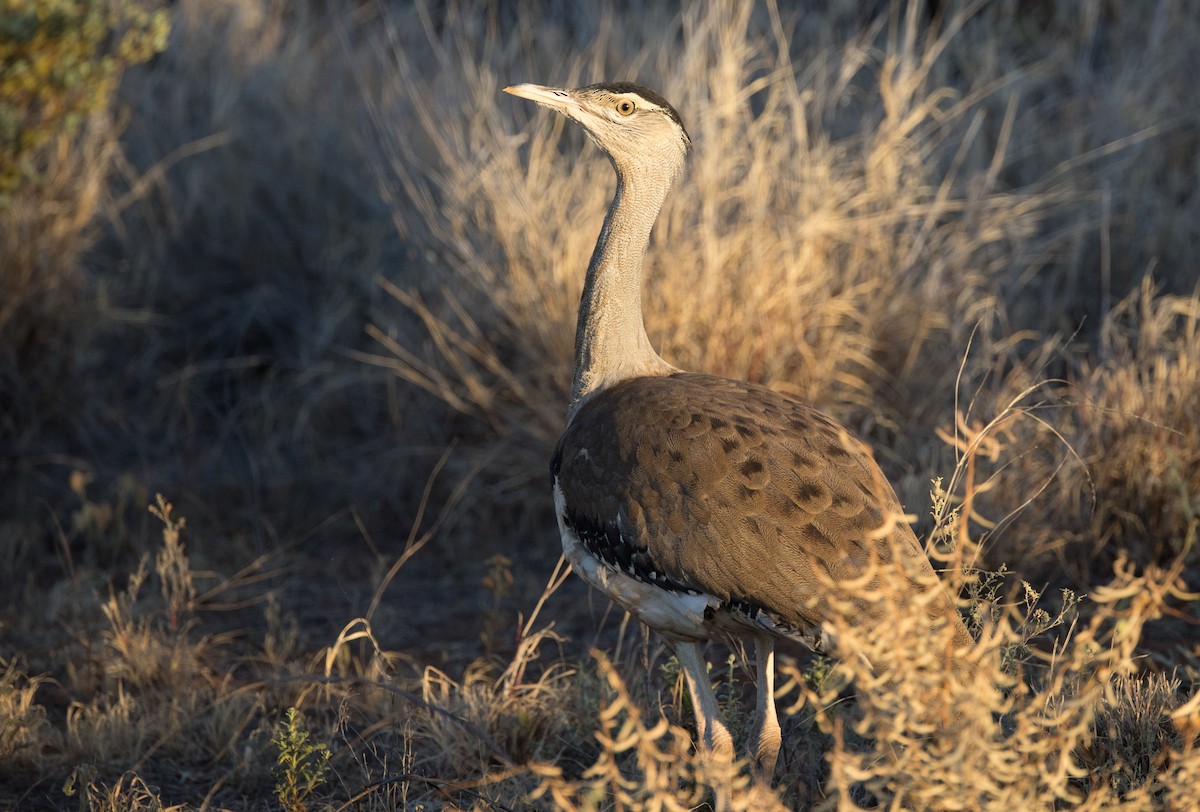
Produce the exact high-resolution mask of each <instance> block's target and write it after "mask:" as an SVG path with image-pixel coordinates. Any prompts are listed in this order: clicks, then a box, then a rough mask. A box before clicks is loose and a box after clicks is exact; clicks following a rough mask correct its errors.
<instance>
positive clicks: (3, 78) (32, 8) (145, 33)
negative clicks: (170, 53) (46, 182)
mask: <svg viewBox="0 0 1200 812" xmlns="http://www.w3.org/2000/svg"><path fill="white" fill-rule="evenodd" d="M168 31H169V24H168V21H167V15H166V12H165V11H163V10H161V9H158V10H151V9H148V8H146V7H145V6H143V5H142V4H141V3H139V2H137V0H3V5H0V209H3V208H5V207H7V206H8V205H9V204H10V203H11V201H12V198H13V195H14V193H15V192H17V191H18V190H19V189H21V188H22V187H23V186H24V185H26V184H33V185H35V186H36V185H37V183H38V181H39V178H40V176H41V174H42V171H43V166H42V165H43V163H44V160H43V159H44V156H45V155H46V154H47V150H49V149H51V148H52V147H54V146H55V145H56V144H57V143H58V142H60V140H61V141H69V140H70V139H71V138H72V137H73V136H74V135H76V134H77V133H78V131H79V128H80V126H81V124H82V123H83V122H84V120H86V119H87V117H88V116H89V115H91V114H92V113H94V112H96V111H98V110H100V109H103V108H104V107H105V106H107V104H108V100H109V97H110V96H111V94H112V91H113V88H115V87H116V83H117V80H118V79H119V78H120V76H121V71H122V70H124V68H126V67H127V66H129V65H134V64H137V63H139V62H145V61H146V60H148V59H150V58H151V57H152V56H154V55H155V54H156V53H158V52H160V51H162V50H163V49H164V48H165V47H166V42H167V33H168Z"/></svg>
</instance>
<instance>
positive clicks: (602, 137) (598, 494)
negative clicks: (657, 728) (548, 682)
mask: <svg viewBox="0 0 1200 812" xmlns="http://www.w3.org/2000/svg"><path fill="white" fill-rule="evenodd" d="M505 91H506V92H508V93H511V94H513V95H514V96H520V97H521V98H524V99H529V100H531V101H535V102H537V103H538V104H540V105H542V106H543V107H548V108H550V109H551V110H557V111H558V112H560V113H562V114H563V115H565V116H567V117H568V118H570V119H571V120H572V121H574V122H575V123H577V124H579V125H580V126H581V127H583V129H584V131H585V132H586V133H587V135H588V137H589V138H590V139H591V140H592V141H593V142H595V143H596V145H597V146H599V147H600V148H601V149H602V150H604V152H606V153H607V154H608V157H609V159H610V160H611V161H612V165H613V167H614V168H615V169H616V172H617V189H616V195H615V197H614V198H613V201H612V205H611V207H610V208H609V211H608V216H607V217H606V218H605V220H604V226H603V228H602V229H601V230H600V237H599V239H598V240H597V242H596V248H595V251H594V252H593V254H592V259H591V262H590V263H589V264H588V269H587V278H586V282H585V283H584V289H583V299H582V301H581V302H580V305H579V323H578V327H577V332H576V337H575V375H574V382H573V384H572V386H571V402H570V407H569V410H568V417H567V428H566V430H565V432H564V433H563V435H562V438H561V439H560V440H559V441H558V446H557V448H556V449H555V452H554V458H553V461H552V462H551V465H550V470H551V476H552V481H553V489H554V506H555V510H556V511H557V514H558V524H559V530H560V531H561V533H562V543H563V550H564V554H565V556H566V558H567V559H568V560H569V561H570V564H571V567H572V568H573V569H574V571H575V572H576V573H578V574H579V575H580V576H582V578H583V580H585V581H586V582H587V583H588V584H590V585H591V586H592V587H594V588H596V589H598V590H600V591H601V592H603V593H605V594H607V595H608V596H610V597H611V598H613V599H615V600H616V601H617V602H618V603H620V604H621V605H622V606H624V607H625V608H626V609H627V610H629V611H630V612H632V613H633V614H634V615H636V616H637V617H639V618H640V619H641V620H642V621H643V622H644V623H645V624H646V625H647V626H649V627H650V628H652V629H655V630H656V631H658V632H659V633H660V634H661V635H662V636H663V637H664V638H665V639H666V640H667V642H668V643H669V644H670V645H671V647H672V648H673V649H674V651H675V654H676V656H677V658H678V660H679V664H680V666H681V667H682V670H683V672H684V675H685V677H686V679H687V684H688V689H689V692H690V693H691V698H692V706H693V708H694V709H695V712H696V728H697V733H698V735H699V738H700V742H699V744H700V745H701V747H703V748H705V749H706V750H707V751H708V752H710V753H716V754H719V755H721V756H723V757H726V758H728V757H731V756H732V752H733V743H732V740H731V738H730V735H729V731H728V730H727V729H726V728H725V726H724V724H722V722H721V720H720V715H719V712H718V707H717V702H716V698H715V697H714V695H713V691H712V686H711V685H710V684H709V680H708V675H707V673H706V669H705V665H704V662H703V659H702V657H701V651H700V643H701V642H702V641H704V640H706V639H710V638H730V637H734V638H738V637H740V638H741V639H744V640H747V641H750V640H752V641H753V642H754V647H755V659H756V667H757V671H758V701H757V710H756V714H755V721H754V724H753V727H752V730H751V734H750V735H751V739H750V744H749V750H750V754H751V757H752V763H753V766H754V768H755V772H756V774H757V775H758V776H759V777H761V778H766V779H767V780H769V778H770V776H771V774H772V773H773V772H774V768H775V761H776V759H777V757H778V753H779V746H780V729H779V722H778V720H777V718H776V711H775V700H774V695H773V692H774V651H775V640H776V638H778V637H790V638H793V639H798V640H801V641H802V642H805V643H808V644H810V645H812V644H813V643H814V641H815V640H816V639H817V637H818V636H819V634H820V631H819V630H820V627H821V624H822V623H823V622H825V621H827V620H829V616H830V613H831V612H832V611H834V610H833V609H832V608H831V607H830V605H829V603H828V601H825V600H823V599H822V597H821V592H822V590H823V589H824V587H823V586H822V584H823V583H827V582H828V581H827V580H824V581H823V580H822V575H824V576H826V578H829V577H832V578H834V579H839V580H841V579H848V578H852V577H857V576H860V575H862V574H863V572H864V570H865V568H866V567H867V566H868V562H869V561H870V560H871V559H872V555H875V556H877V557H878V558H882V559H884V560H888V559H891V558H893V557H894V553H898V554H899V555H900V556H901V557H902V559H903V563H904V564H905V566H906V569H907V570H908V572H909V573H910V577H909V579H908V580H909V582H910V584H911V585H912V591H911V593H910V594H912V595H913V597H914V598H916V597H917V593H918V592H920V593H922V594H921V596H920V597H921V599H922V600H923V601H924V603H925V605H926V607H927V609H926V611H927V612H928V614H929V616H930V621H931V625H932V624H933V623H936V622H940V623H948V624H950V625H952V626H953V627H954V637H955V645H956V646H957V647H958V648H963V647H965V646H966V645H969V644H970V642H971V637H970V635H969V634H968V632H967V630H966V628H965V627H964V626H963V624H962V621H961V619H960V618H959V616H958V612H957V611H956V609H955V608H954V604H953V602H952V601H951V600H950V598H949V596H948V595H947V594H946V593H945V592H944V591H943V590H942V589H941V587H940V586H938V585H937V583H938V582H937V577H936V575H935V574H934V572H933V568H932V567H931V566H930V563H929V560H928V558H926V557H925V554H924V552H923V551H922V549H921V546H920V544H919V543H918V541H917V538H916V536H915V535H914V534H913V531H912V529H911V528H910V527H909V526H908V524H906V523H904V522H903V521H901V522H896V521H895V516H898V515H899V514H900V513H901V509H900V504H899V501H898V500H897V498H896V494H895V492H894V491H893V490H892V487H891V485H889V484H888V482H887V480H886V479H885V477H884V475H883V473H882V471H880V469H879V466H878V465H876V463H875V461H874V459H873V457H872V456H871V453H870V451H869V450H868V449H867V448H866V446H864V445H863V444H862V443H861V442H859V441H858V440H855V439H853V438H852V437H851V436H850V435H849V433H848V432H847V430H846V429H844V428H842V427H841V426H839V425H838V424H837V423H836V422H834V421H833V420H832V419H830V418H829V417H827V416H825V415H824V414H822V413H821V412H819V411H817V410H816V409H815V408H813V407H812V406H810V405H808V404H806V403H803V402H801V401H799V400H796V399H794V398H792V397H789V396H787V395H784V394H781V393H779V392H775V391H773V390H771V389H768V388H766V387H763V386H758V385H755V384H752V383H747V382H745V381H735V380H728V379H725V378H719V377H715V376H712V375H703V374H698V373H691V372H684V371H682V370H679V369H677V368H675V367H674V366H672V365H671V364H669V363H667V362H666V361H664V360H663V359H662V358H660V357H659V356H658V354H657V353H656V352H655V351H654V349H653V348H652V347H651V346H650V341H649V339H648V338H647V337H646V330H645V327H644V325H643V322H642V303H641V284H642V258H643V255H644V254H645V251H646V246H647V244H648V243H649V239H650V229H651V227H652V226H653V224H654V221H655V219H656V218H657V216H658V212H659V210H660V209H661V208H662V204H663V201H664V200H665V199H666V196H667V193H668V192H669V191H670V189H671V187H672V185H673V184H674V182H675V180H676V178H677V177H678V176H679V174H680V172H681V171H682V169H683V165H684V159H685V157H686V155H687V153H688V150H689V149H690V147H691V139H690V138H689V137H688V134H687V131H686V130H685V129H684V127H683V122H682V121H681V120H680V118H679V114H678V113H676V112H675V109H674V108H673V107H671V105H670V104H668V103H667V101H666V100H665V99H663V97H662V96H660V95H658V94H657V93H655V92H654V91H652V90H649V89H647V88H645V87H642V86H640V85H636V84H632V83H627V82H616V83H606V84H596V85H589V86H587V87H581V88H577V89H573V90H572V89H564V88H553V87H542V86H540V85H532V84H520V85H514V86H512V87H507V88H505ZM914 575H915V576H919V577H913V576H914ZM927 590H936V593H934V594H929V593H928V592H927ZM863 611H864V613H865V614H864V616H863V617H860V618H850V619H849V620H850V621H851V622H855V621H857V622H872V621H875V620H877V618H875V617H871V616H869V614H870V610H866V609H864V610H863Z"/></svg>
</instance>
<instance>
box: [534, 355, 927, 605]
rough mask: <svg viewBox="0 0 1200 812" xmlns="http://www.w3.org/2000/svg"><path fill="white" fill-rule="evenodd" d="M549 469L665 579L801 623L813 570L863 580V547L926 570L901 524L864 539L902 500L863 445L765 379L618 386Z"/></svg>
mask: <svg viewBox="0 0 1200 812" xmlns="http://www.w3.org/2000/svg"><path fill="white" fill-rule="evenodd" d="M552 467H553V468H554V469H555V471H556V475H557V477H558V481H559V485H560V487H561V488H562V491H563V495H564V499H565V502H566V506H567V509H568V511H570V512H571V513H572V514H573V515H574V516H576V517H578V518H579V519H582V520H585V521H586V522H588V523H589V524H591V525H593V526H596V527H605V526H607V527H609V528H612V527H614V526H615V527H616V529H617V532H618V533H619V535H620V537H621V538H622V539H624V543H631V544H633V545H634V547H636V548H637V549H638V550H640V551H641V554H642V555H644V556H648V557H649V559H650V560H651V561H652V563H653V566H654V567H655V568H656V569H657V570H658V571H659V572H660V573H663V574H665V576H667V578H669V579H670V580H671V581H673V582H676V583H678V584H683V585H686V586H689V587H692V588H694V589H697V590H700V591H703V592H706V593H708V594H710V595H713V596H715V597H717V598H720V599H722V600H741V601H750V602H752V603H755V604H757V605H759V606H760V607H762V608H765V609H768V610H770V611H771V612H774V613H776V614H777V615H779V616H781V617H782V618H784V619H785V620H787V621H788V622H790V623H792V624H794V625H796V626H797V627H800V628H805V627H812V626H815V625H817V624H818V623H820V622H821V621H822V620H824V619H825V618H824V617H823V614H824V611H823V610H824V608H825V606H824V603H823V602H822V601H819V600H818V601H816V602H814V601H812V600H811V598H812V597H813V596H814V595H819V594H820V593H821V592H823V591H824V588H823V587H822V585H821V584H822V582H821V579H820V577H819V576H818V572H823V573H825V574H826V575H828V576H832V577H833V578H835V579H845V578H850V577H855V576H857V575H860V574H861V573H862V570H863V568H864V567H865V566H866V564H867V562H868V561H869V560H870V552H869V549H870V547H871V546H874V547H875V548H876V550H877V552H878V553H879V554H880V556H881V557H882V558H883V559H885V560H886V559H889V558H891V555H890V550H891V549H893V547H895V548H896V549H900V550H901V552H902V554H903V556H904V558H906V559H910V558H911V559H912V562H913V564H914V567H915V569H914V568H910V567H906V569H907V570H909V571H910V572H914V574H923V573H926V572H932V568H931V567H930V565H929V562H928V559H926V558H925V555H924V553H923V552H922V551H921V549H920V547H919V545H918V543H917V540H916V537H915V536H914V535H913V533H912V530H911V529H910V528H909V527H908V525H907V524H904V523H900V524H899V525H897V526H896V527H895V528H894V530H893V531H892V534H890V537H891V543H890V544H889V542H888V540H876V541H872V540H871V536H872V533H873V532H874V531H877V530H878V529H879V528H880V527H881V526H882V525H883V524H884V522H885V520H886V519H887V517H889V516H891V515H897V514H899V513H900V505H899V503H898V501H897V499H896V495H895V492H894V491H893V490H892V487H891V485H890V484H888V482H887V481H886V479H885V478H884V476H883V474H882V472H881V471H880V470H879V467H878V465H876V463H875V461H874V459H873V458H872V456H871V454H870V451H869V450H868V449H867V448H866V447H865V446H864V445H863V444H862V443H861V442H859V441H858V440H856V439H854V438H853V437H851V436H850V435H849V434H848V433H847V432H846V430H845V429H843V428H842V427H840V426H838V425H837V424H836V423H834V422H833V421H832V420H830V419H829V418H828V417H826V416H825V415H823V414H821V413H820V412H818V411H817V410H815V409H813V408H812V407H811V406H808V405H806V404H804V403H802V402H800V401H797V400H794V399H792V398H789V397H787V396H785V395H782V394H780V393H778V392H774V391H772V390H770V389H766V388H764V387H760V386H754V385H753V384H749V383H745V382H741V381H733V380H728V379H724V378H718V377H714V376H709V375H698V374H690V373H680V374H676V375H671V376H667V377H644V378H634V379H631V380H628V381H623V382H621V383H619V384H617V385H615V386H613V387H611V388H609V389H607V390H605V391H603V392H600V393H598V394H596V395H595V396H593V397H592V398H591V399H589V400H588V401H587V402H586V403H584V405H583V406H582V407H581V408H580V409H579V411H578V413H577V414H576V415H575V417H574V419H573V420H572V421H571V424H570V426H569V427H568V428H567V430H566V432H565V433H564V434H563V436H562V439H561V440H560V441H559V445H558V449H557V451H556V454H555V462H554V464H553V466H552ZM611 532H612V531H611V530H610V533H611ZM906 563H908V562H907V561H906ZM945 606H946V607H949V603H948V602H947V603H946V604H945Z"/></svg>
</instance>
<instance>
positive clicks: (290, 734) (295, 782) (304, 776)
mask: <svg viewBox="0 0 1200 812" xmlns="http://www.w3.org/2000/svg"><path fill="white" fill-rule="evenodd" d="M271 741H272V743H273V744H274V745H275V747H276V749H277V750H278V751H279V753H278V755H277V756H276V757H275V797H276V798H277V799H278V800H279V805H280V806H281V807H282V808H283V809H284V810H286V812H306V810H307V809H308V799H309V796H311V795H312V794H313V793H314V792H316V791H317V789H319V788H320V786H321V785H322V784H324V783H325V771H326V770H328V769H329V748H328V747H326V746H325V745H324V744H319V743H313V742H312V741H311V734H310V733H309V732H308V731H307V730H305V729H304V726H303V720H302V719H301V717H300V713H299V711H297V710H296V709H295V708H288V712H287V718H286V719H285V720H284V722H283V724H282V725H280V727H279V730H278V731H277V732H276V734H275V737H274V738H273V739H272V740H271Z"/></svg>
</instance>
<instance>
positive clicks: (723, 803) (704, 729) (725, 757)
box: [674, 642, 733, 812]
mask: <svg viewBox="0 0 1200 812" xmlns="http://www.w3.org/2000/svg"><path fill="white" fill-rule="evenodd" d="M674 649H675V657H676V658H677V659H678V660H679V666H680V668H682V669H683V676H684V677H685V678H686V679H687V684H688V692H689V693H690V694H691V696H692V709H693V710H694V711H695V713H696V733H697V734H698V735H699V738H700V742H699V747H698V748H697V749H698V750H700V752H701V754H702V756H703V757H704V758H705V760H706V761H707V762H708V763H709V766H710V767H711V768H715V770H714V771H713V772H714V779H715V780H714V781H713V784H712V787H713V791H714V793H715V794H716V808H717V810H718V812H720V811H721V810H725V809H728V808H729V805H730V801H731V789H730V783H731V781H732V780H733V737H732V736H730V735H729V729H728V728H726V727H725V723H724V722H722V721H721V718H720V714H721V709H720V708H719V707H718V706H717V697H716V695H715V694H714V693H713V689H712V685H711V683H709V681H708V669H707V668H705V666H704V658H703V657H701V656H700V644H699V643H692V642H679V643H675V645H674Z"/></svg>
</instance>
